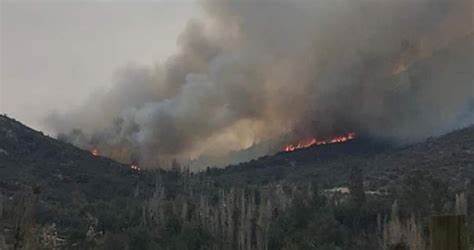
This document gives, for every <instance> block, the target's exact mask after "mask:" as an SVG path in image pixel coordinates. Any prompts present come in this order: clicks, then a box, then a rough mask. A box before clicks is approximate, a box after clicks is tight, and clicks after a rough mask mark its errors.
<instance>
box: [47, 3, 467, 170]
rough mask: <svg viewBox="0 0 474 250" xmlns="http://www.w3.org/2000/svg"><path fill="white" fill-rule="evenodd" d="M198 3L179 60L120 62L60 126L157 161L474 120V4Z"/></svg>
mask: <svg viewBox="0 0 474 250" xmlns="http://www.w3.org/2000/svg"><path fill="white" fill-rule="evenodd" d="M202 6H203V9H204V11H205V12H206V14H207V17H206V18H205V19H204V20H190V21H189V23H188V25H187V27H186V28H185V30H184V31H183V32H182V34H181V35H180V36H179V37H178V38H177V42H178V45H179V50H178V51H177V52H176V53H175V55H174V56H172V57H170V58H168V59H167V60H166V62H165V63H163V64H159V65H155V66H153V67H150V68H142V67H135V66H129V67H127V68H125V69H122V70H121V71H120V73H119V77H118V81H117V83H116V84H115V85H114V87H113V88H112V89H111V90H109V91H107V92H103V93H99V94H97V95H95V96H93V97H91V98H90V100H89V101H88V102H87V103H85V104H84V106H83V107H81V108H79V109H77V110H74V111H71V112H70V113H67V114H54V115H52V116H51V117H49V118H48V121H49V123H50V125H51V127H52V128H53V129H55V131H57V132H58V134H60V136H61V137H65V138H66V139H68V140H70V141H72V142H73V143H75V144H77V145H79V146H81V147H83V148H88V149H90V148H93V147H94V148H98V149H99V150H100V151H101V152H103V154H104V155H108V156H110V157H112V158H115V159H118V160H122V161H125V162H130V161H140V163H141V164H142V165H143V166H148V167H153V166H158V165H160V164H161V165H166V163H167V162H170V161H171V159H178V160H180V161H187V160H196V159H207V158H212V157H225V156H226V155H228V154H230V153H232V152H238V151H241V150H245V149H248V148H250V147H255V145H268V146H265V147H264V148H266V149H265V150H262V149H260V150H259V151H258V153H268V152H265V151H274V150H275V149H278V148H281V146H282V144H281V143H283V142H288V141H289V140H296V139H301V138H304V137H307V136H328V135H332V134H337V133H343V132H347V131H356V132H362V133H367V134H370V135H372V136H382V137H385V138H390V139H393V140H397V141H401V142H408V141H416V140H419V139H422V138H425V137H428V136H432V135H436V134H439V133H441V132H444V131H447V130H449V129H453V128H455V127H458V126H462V125H463V124H469V123H472V122H473V121H474V116H473V108H472V106H473V103H474V101H473V99H474V88H473V86H474V73H473V70H472V69H473V68H474V55H473V53H474V47H473V46H474V45H473V44H474V36H473V33H472V32H473V30H474V28H473V23H472V18H473V6H474V5H473V0H456V1H447V0H417V1H409V0H401V1H400V0H377V1H373V0H356V1H354V0H316V1H307V0H291V1H287V0H259V1H257V0H245V1H241V0H235V1H233V0H209V1H204V2H202ZM260 148H261V147H260ZM253 156H255V155H253ZM249 157H250V156H249ZM199 162H201V163H202V164H209V162H205V161H204V162H203V161H199Z"/></svg>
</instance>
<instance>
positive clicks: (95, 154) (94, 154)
mask: <svg viewBox="0 0 474 250" xmlns="http://www.w3.org/2000/svg"><path fill="white" fill-rule="evenodd" d="M91 154H92V155H93V156H99V149H97V148H93V149H92V150H91Z"/></svg>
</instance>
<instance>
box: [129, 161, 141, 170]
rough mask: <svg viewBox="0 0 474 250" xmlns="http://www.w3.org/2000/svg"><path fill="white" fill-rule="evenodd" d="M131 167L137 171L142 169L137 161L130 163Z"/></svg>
mask: <svg viewBox="0 0 474 250" xmlns="http://www.w3.org/2000/svg"><path fill="white" fill-rule="evenodd" d="M130 169H132V170H135V171H138V172H140V171H141V170H142V169H141V168H140V167H139V166H138V165H137V164H135V163H132V165H130Z"/></svg>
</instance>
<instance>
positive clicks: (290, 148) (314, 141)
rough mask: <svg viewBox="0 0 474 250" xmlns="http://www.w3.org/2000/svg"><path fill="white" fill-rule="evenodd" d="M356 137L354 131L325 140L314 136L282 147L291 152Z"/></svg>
mask: <svg viewBox="0 0 474 250" xmlns="http://www.w3.org/2000/svg"><path fill="white" fill-rule="evenodd" d="M355 138H356V133H354V132H350V133H347V134H344V135H340V136H336V137H333V138H330V139H325V140H318V139H316V138H314V137H313V138H310V139H306V140H303V141H300V142H298V143H297V144H290V145H287V146H285V147H284V148H283V151H285V152H293V151H295V150H298V149H302V148H308V147H311V146H318V145H326V144H334V143H343V142H346V141H350V140H353V139H355Z"/></svg>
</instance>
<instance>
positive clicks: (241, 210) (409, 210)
mask: <svg viewBox="0 0 474 250" xmlns="http://www.w3.org/2000/svg"><path fill="white" fill-rule="evenodd" d="M139 180H140V181H138V182H137V183H136V185H135V186H134V187H131V188H133V189H134V190H133V196H132V197H120V196H117V197H110V199H107V200H102V201H90V200H87V199H84V197H81V194H80V193H74V194H71V196H72V199H74V206H70V207H64V206H61V204H55V205H48V209H49V212H48V213H44V212H43V211H42V210H44V208H42V207H44V206H45V205H44V204H43V203H44V202H45V198H46V197H42V192H41V188H39V187H35V188H30V189H25V190H24V191H23V192H22V195H21V196H18V197H15V198H14V199H12V200H9V199H5V197H4V198H3V199H1V200H0V201H1V204H0V212H1V213H0V214H1V215H2V220H1V222H2V226H3V228H4V229H5V230H4V231H3V232H1V233H0V234H1V235H0V249H239V250H240V249H242V250H243V249H256V250H257V249H258V250H266V249H427V248H428V247H429V241H428V238H429V230H428V224H429V217H430V216H431V215H434V214H446V213H451V214H452V213H456V214H467V215H469V217H468V222H469V223H470V226H471V232H472V229H473V228H472V225H473V216H472V213H471V212H470V211H471V210H472V208H473V207H474V206H473V200H474V199H473V190H474V189H473V188H472V187H473V186H472V182H466V184H465V189H463V190H453V189H450V187H449V186H448V185H447V184H446V183H444V182H443V181H442V180H439V179H436V178H434V177H432V176H430V175H429V174H426V173H421V172H413V173H410V174H408V175H407V177H406V178H405V180H404V182H403V184H402V185H400V186H397V187H395V188H391V189H389V190H383V192H382V191H381V190H365V188H364V187H365V184H364V177H363V173H362V171H361V169H359V168H357V167H354V168H353V169H352V170H351V174H350V178H349V180H348V181H347V185H346V187H344V188H340V189H327V188H326V189H324V188H323V187H321V186H320V185H318V183H314V182H313V183H288V182H277V183H269V184H266V185H251V186H228V185H225V184H222V183H217V182H215V181H213V178H212V176H206V175H193V174H191V173H190V172H189V171H180V170H179V168H174V170H172V171H155V172H144V173H142V176H141V177H140V179H139ZM48 214H49V215H48ZM51 215H57V216H51Z"/></svg>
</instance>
